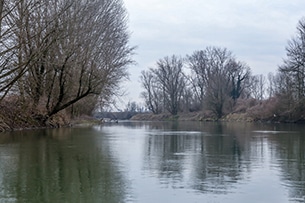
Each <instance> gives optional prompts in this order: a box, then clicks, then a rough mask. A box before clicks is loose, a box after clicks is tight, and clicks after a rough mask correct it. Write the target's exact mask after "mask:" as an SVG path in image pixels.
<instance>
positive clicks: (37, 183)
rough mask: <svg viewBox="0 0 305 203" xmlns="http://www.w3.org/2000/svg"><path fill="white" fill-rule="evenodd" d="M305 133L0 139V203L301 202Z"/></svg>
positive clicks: (107, 131) (116, 128) (189, 127)
mask: <svg viewBox="0 0 305 203" xmlns="http://www.w3.org/2000/svg"><path fill="white" fill-rule="evenodd" d="M304 159H305V126H301V125H283V124H282V125H271V124H270V125H267V124H240V123H237V124H234V123H233V124H232V123H231V124H229V123H223V124H219V123H197V122H180V123H173V122H146V123H141V122H122V123H119V124H107V125H103V126H96V127H83V128H72V129H55V130H36V131H20V132H14V133H2V134H0V202H30V203H32V202H33V203H34V202H39V203H40V202H73V203H74V202H88V203H90V202H106V203H112V202H113V203H119V202H139V203H142V202H143V203H149V202H151V203H155V202H158V203H163V202H164V203H170V202H174V203H185V202H187V203H191V202H247V203H251V202H260V203H261V202H266V203H270V202H277V203H278V202H304V197H305V160H304Z"/></svg>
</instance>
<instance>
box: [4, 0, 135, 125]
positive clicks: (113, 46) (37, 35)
mask: <svg viewBox="0 0 305 203" xmlns="http://www.w3.org/2000/svg"><path fill="white" fill-rule="evenodd" d="M6 2H9V3H7V4H6V5H5V6H6V7H5V6H4V8H6V10H9V11H11V12H10V13H8V15H7V16H6V17H5V18H3V22H4V23H5V27H6V28H7V29H9V30H8V31H9V32H7V33H9V34H6V37H5V39H3V40H1V43H2V44H1V46H0V48H1V50H0V51H1V52H0V55H1V56H6V58H7V59H8V58H9V59H10V60H9V61H8V62H7V60H5V59H4V57H1V61H0V63H1V70H0V93H1V92H3V91H5V93H4V94H2V95H5V94H6V93H8V92H9V91H12V90H14V91H15V92H18V93H19V94H20V96H21V97H24V98H27V99H28V98H30V101H29V102H28V103H29V104H31V106H32V108H33V112H37V113H38V114H42V115H43V117H44V120H45V119H47V118H48V117H51V116H52V115H54V114H56V113H57V112H59V111H61V110H63V109H66V108H67V107H69V106H71V105H72V104H74V103H76V102H78V101H80V100H81V99H84V98H86V97H91V96H92V95H95V96H94V97H91V99H90V101H92V98H95V100H96V101H98V98H100V97H103V98H104V99H109V98H110V97H111V96H112V95H113V94H117V93H118V91H119V88H118V87H119V82H120V81H122V80H123V79H125V78H127V77H128V72H127V66H128V65H129V64H131V63H132V62H133V61H132V59H131V56H132V54H133V50H134V48H133V47H130V46H129V45H128V42H129V33H128V31H127V14H126V10H125V8H124V6H123V2H122V1H121V0H103V1H98V0H96V1H89V0H82V1H73V0H58V1H55V2H52V3H51V2H50V1H48V0H42V1H36V0H29V1H26V0H20V1H17V0H12V1H6ZM2 33H3V32H2ZM2 36H3V35H1V37H2Z"/></svg>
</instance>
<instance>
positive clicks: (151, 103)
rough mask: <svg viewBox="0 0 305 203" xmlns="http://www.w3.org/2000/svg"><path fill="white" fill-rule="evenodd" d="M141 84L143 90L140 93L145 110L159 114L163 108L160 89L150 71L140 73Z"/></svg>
mask: <svg viewBox="0 0 305 203" xmlns="http://www.w3.org/2000/svg"><path fill="white" fill-rule="evenodd" d="M141 82H142V86H143V88H144V89H145V91H144V92H142V97H143V98H144V100H145V104H146V106H147V108H148V109H149V110H150V111H152V112H153V113H154V114H158V113H161V112H162V108H163V94H162V89H161V85H160V84H159V82H158V80H157V78H156V76H155V75H154V73H153V71H152V69H150V70H149V71H142V72H141Z"/></svg>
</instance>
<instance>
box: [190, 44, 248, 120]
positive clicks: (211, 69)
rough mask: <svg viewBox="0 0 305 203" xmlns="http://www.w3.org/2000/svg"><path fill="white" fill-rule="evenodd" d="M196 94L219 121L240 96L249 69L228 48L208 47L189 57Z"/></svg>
mask: <svg viewBox="0 0 305 203" xmlns="http://www.w3.org/2000/svg"><path fill="white" fill-rule="evenodd" d="M187 59H188V67H189V68H190V70H191V77H190V78H191V79H190V81H191V84H192V88H193V91H194V93H195V95H196V97H197V98H198V100H199V101H200V102H201V105H202V107H204V108H205V109H208V110H211V111H213V112H214V114H215V115H216V117H218V118H220V117H221V116H222V115H223V114H224V112H225V111H228V108H229V107H230V106H231V104H230V102H231V101H232V102H233V105H234V104H235V103H236V100H237V99H238V98H240V97H241V95H242V93H243V91H244V89H245V87H246V84H248V83H247V81H248V80H249V77H250V75H251V74H250V68H249V67H248V66H247V65H246V64H244V63H241V62H239V61H236V59H235V58H234V57H233V55H232V53H231V52H230V51H228V50H227V49H225V48H218V47H207V48H206V49H205V50H202V51H195V52H194V53H193V54H192V55H191V56H188V57H187Z"/></svg>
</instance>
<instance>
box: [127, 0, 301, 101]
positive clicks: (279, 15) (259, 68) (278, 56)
mask: <svg viewBox="0 0 305 203" xmlns="http://www.w3.org/2000/svg"><path fill="white" fill-rule="evenodd" d="M124 2H125V6H126V8H127V11H128V14H129V30H130V32H131V41H130V42H131V45H132V46H138V48H137V49H136V55H135V56H134V59H135V61H136V62H137V64H136V65H135V66H131V67H130V69H129V72H130V80H131V81H130V82H127V83H125V84H124V87H125V88H126V89H127V93H128V95H127V96H125V97H124V98H123V100H124V102H125V103H127V102H128V101H136V102H140V101H141V99H140V98H139V95H140V92H141V91H143V89H142V88H141V84H140V79H139V77H140V72H141V71H142V70H146V69H148V68H149V67H155V63H156V61H157V60H159V59H161V58H163V57H165V56H171V55H173V54H175V55H178V56H182V57H184V56H185V55H187V54H188V55H190V54H192V53H193V52H194V51H196V50H203V49H205V48H206V47H207V46H219V47H225V48H227V49H228V50H230V51H232V52H233V54H234V55H235V56H236V58H237V60H240V61H243V62H245V63H247V64H248V65H249V66H250V67H251V70H252V73H253V74H265V75H266V74H268V73H269V72H274V73H275V72H276V70H277V67H278V65H280V64H281V63H282V59H283V58H284V57H285V46H286V45H287V42H288V40H289V39H291V37H293V36H294V35H295V33H296V25H297V23H298V21H299V20H300V19H301V18H302V17H305V1H304V0H124Z"/></svg>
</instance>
